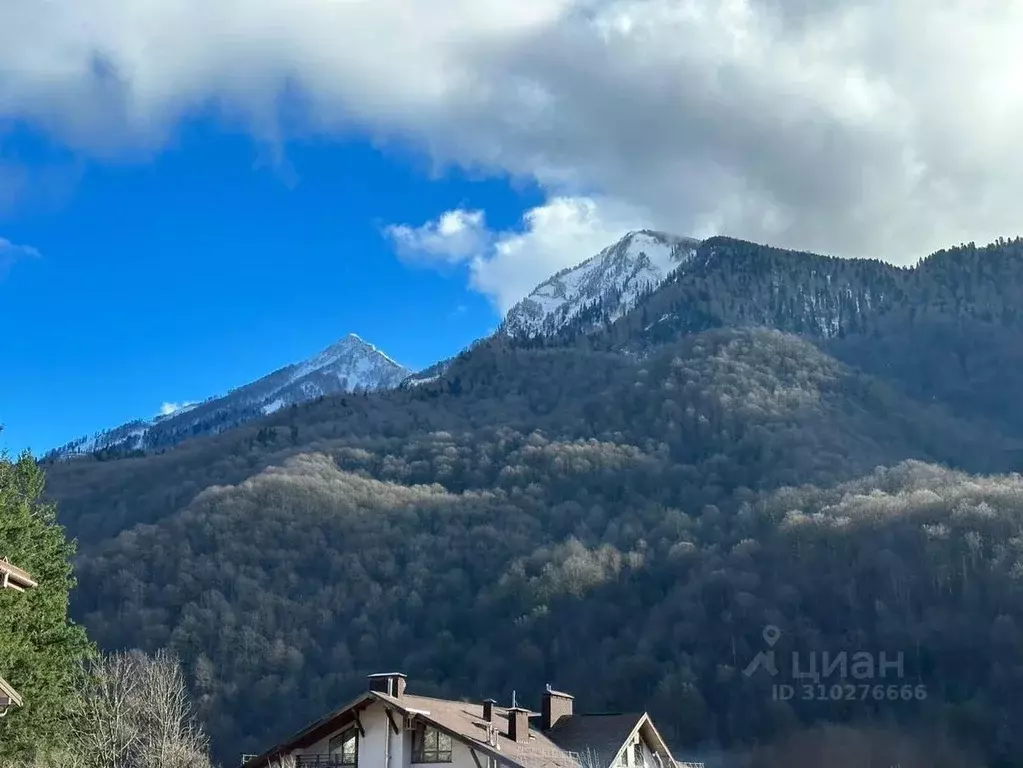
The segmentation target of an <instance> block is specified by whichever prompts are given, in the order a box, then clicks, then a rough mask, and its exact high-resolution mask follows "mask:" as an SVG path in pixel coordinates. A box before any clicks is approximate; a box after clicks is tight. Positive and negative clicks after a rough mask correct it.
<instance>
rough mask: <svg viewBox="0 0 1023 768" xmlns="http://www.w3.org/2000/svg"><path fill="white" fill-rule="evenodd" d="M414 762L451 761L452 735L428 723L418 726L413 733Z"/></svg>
mask: <svg viewBox="0 0 1023 768" xmlns="http://www.w3.org/2000/svg"><path fill="white" fill-rule="evenodd" d="M412 762H413V763H450V762H451V737H450V736H449V735H448V734H446V733H441V732H440V731H438V730H437V729H436V728H430V727H429V726H426V725H419V726H417V727H416V730H415V733H414V734H413V735H412Z"/></svg>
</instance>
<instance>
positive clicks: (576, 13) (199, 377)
mask: <svg viewBox="0 0 1023 768" xmlns="http://www.w3.org/2000/svg"><path fill="white" fill-rule="evenodd" d="M809 5H813V4H809ZM809 5H808V4H807V3H806V2H805V0H745V1H744V2H733V3H721V2H718V0H691V1H689V2H684V3H683V2H679V0H445V3H444V4H443V12H438V7H439V6H438V4H437V3H431V2H424V0H373V1H372V2H337V0H300V1H299V0H246V2H244V3H240V2H236V1H235V0H202V1H201V2H199V1H198V0H195V1H193V0H132V2H131V3H128V4H125V3H123V2H119V0H50V2H46V3H40V2H37V0H3V2H0V73H3V74H2V76H0V320H3V321H4V326H3V328H4V330H3V333H2V334H0V423H3V424H5V425H6V430H5V433H4V434H3V435H2V436H0V445H6V446H8V448H10V449H11V450H20V449H22V448H24V447H26V446H32V447H33V448H35V449H37V450H44V449H47V448H49V447H51V446H53V445H55V444H57V443H60V442H62V441H64V440H66V439H69V438H73V437H76V436H79V435H81V434H86V433H90V432H92V431H94V430H97V429H100V428H104V427H108V426H111V425H116V424H117V423H119V422H121V421H123V420H125V419H128V418H134V417H144V416H147V415H149V414H152V413H154V412H155V411H156V410H157V409H159V408H160V406H161V404H162V403H163V402H165V401H185V400H191V399H195V398H202V397H206V396H208V395H212V394H216V393H219V392H222V391H223V390H225V389H227V388H229V387H231V386H235V385H238V384H241V383H244V382H246V381H249V380H251V379H253V378H255V377H257V376H259V375H261V374H263V373H266V372H267V371H269V370H271V369H274V368H276V367H279V366H281V365H283V364H285V363H288V362H291V361H294V360H296V359H301V358H304V357H306V356H308V355H310V354H312V353H314V352H316V351H317V350H318V349H320V348H321V347H323V346H326V345H327V344H329V343H330V342H331V341H333V340H334V339H336V338H338V337H340V336H342V335H344V334H346V333H348V332H353V331H354V332H356V333H359V334H360V335H362V336H364V337H365V338H367V339H369V340H371V341H373V342H374V343H376V344H377V345H379V346H380V347H381V348H382V349H384V350H386V351H387V352H388V353H389V354H391V355H392V356H393V357H395V358H397V359H398V360H400V361H401V362H403V363H405V364H407V365H409V366H412V367H417V366H422V365H425V364H428V363H430V362H432V361H433V360H435V359H437V358H441V357H444V356H446V355H448V354H450V353H452V352H454V351H457V350H458V349H459V348H461V347H462V346H463V345H464V344H466V343H467V342H469V341H470V340H472V339H473V338H476V337H478V336H480V335H481V334H484V333H486V332H487V331H488V330H489V329H490V328H492V327H493V326H494V325H495V324H496V323H497V321H498V320H499V318H500V316H501V314H502V313H503V312H504V311H506V310H507V308H508V307H509V306H510V305H511V304H512V303H513V302H514V301H515V300H517V299H518V298H521V297H522V296H523V295H525V294H526V293H528V291H529V290H530V289H531V288H532V287H533V286H535V285H536V284H537V283H538V282H540V281H541V280H543V279H544V278H545V277H547V276H548V275H550V274H551V273H553V272H555V271H557V270H558V269H560V268H563V267H565V266H570V265H572V264H575V263H578V262H579V261H581V260H583V259H584V258H586V257H588V256H590V255H592V254H593V253H595V252H596V251H597V250H599V249H600V248H601V247H603V246H605V245H607V244H608V243H610V242H612V241H613V240H614V239H615V238H616V237H619V236H620V235H622V234H624V232H625V231H627V230H628V229H639V228H646V227H650V228H655V229H661V230H665V231H669V232H673V233H675V234H679V235H690V236H695V237H704V236H707V235H709V234H715V233H718V234H727V235H732V236H735V237H741V238H745V239H749V240H754V241H758V242H766V243H770V244H773V245H778V246H783V247H794V248H799V249H804V250H810V251H818V252H822V253H830V254H834V255H838V256H854V257H855V256H867V257H875V258H881V259H885V260H887V261H891V262H894V263H903V264H906V263H915V262H916V261H917V260H918V259H919V258H920V257H922V256H925V255H927V254H928V253H930V252H932V251H934V250H937V249H939V248H942V247H946V246H948V245H954V244H956V243H960V242H968V241H971V240H973V241H976V242H990V241H992V240H994V239H996V238H997V237H999V236H1006V237H1011V236H1014V235H1017V234H1019V233H1020V223H1019V211H1018V203H1017V201H1018V200H1019V199H1020V198H1021V197H1023V154H1021V153H1020V152H1019V151H1018V136H1017V134H1018V131H1017V130H1016V126H1018V125H1020V124H1021V123H1023V90H1021V89H1020V88H1018V81H1019V75H1020V72H1019V62H1018V61H1017V59H1018V55H1017V53H1016V50H1017V47H1018V46H1017V45H1016V43H1017V41H1018V40H1019V38H1020V36H1021V35H1023V6H1020V5H1019V4H1012V3H1001V4H999V3H995V4H990V5H991V7H985V9H984V11H983V12H982V13H981V12H977V10H976V5H977V4H976V3H968V2H955V3H943V4H935V3H933V2H932V1H931V0H901V2H899V3H890V2H884V1H883V0H836V1H835V2H829V3H824V4H817V5H815V6H814V8H813V9H812V10H808V9H809ZM817 6H819V7H817ZM950 39H955V40H958V41H960V42H961V43H962V44H961V45H957V46H949V45H948V40H950ZM822 41H823V42H822ZM950 104H954V105H955V109H950V108H949V106H948V105H950ZM379 146H383V147H386V148H387V149H386V150H385V151H382V152H381V151H377V150H376V149H374V147H379Z"/></svg>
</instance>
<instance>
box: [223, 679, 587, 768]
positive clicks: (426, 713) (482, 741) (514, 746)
mask: <svg viewBox="0 0 1023 768" xmlns="http://www.w3.org/2000/svg"><path fill="white" fill-rule="evenodd" d="M375 702H379V703H382V704H383V705H384V706H385V707H387V708H389V709H393V710H394V711H396V712H397V713H398V714H400V715H408V716H409V717H412V718H414V719H416V720H418V721H421V722H424V723H426V724H428V725H431V726H433V727H435V728H437V730H439V731H442V732H444V733H447V734H448V735H449V736H451V737H452V738H454V739H457V740H458V741H460V742H462V743H463V744H467V745H468V746H469V747H471V748H472V749H473V750H475V751H476V752H477V753H478V754H479V755H480V756H481V757H482V756H489V757H493V758H495V759H496V760H497V761H498V762H499V763H502V764H504V765H507V766H511V767H512V768H581V766H580V764H579V762H578V761H577V760H576V759H575V758H573V757H572V756H571V755H569V754H568V753H567V752H566V751H565V750H564V749H562V748H561V747H559V746H558V745H557V744H555V743H554V742H553V741H551V740H550V739H548V738H547V737H546V736H544V734H542V733H541V732H540V731H537V730H534V729H532V728H531V729H530V730H529V741H528V742H516V741H512V740H511V739H509V738H508V711H509V708H507V707H498V706H495V707H494V708H493V722H492V723H491V725H492V726H493V727H494V731H495V732H494V738H493V739H492V742H491V743H492V744H493V745H494V746H491V744H488V729H487V725H488V723H487V722H486V721H485V720H484V719H483V705H482V703H480V704H476V703H471V702H464V701H451V700H449V699H435V698H432V697H429V696H415V695H413V694H408V693H406V694H403V695H402V696H401V698H400V699H399V698H395V697H394V696H389V695H387V694H385V693H380V692H378V691H368V692H367V693H364V694H363V695H362V696H360V697H359V698H357V699H355V700H354V701H352V702H351V703H349V704H347V705H345V706H344V707H341V708H340V709H337V710H335V711H334V712H332V713H330V714H329V715H327V716H326V717H324V718H321V719H320V720H317V721H316V722H315V723H313V724H312V725H310V726H309V727H307V728H305V729H304V730H303V731H301V732H299V733H298V734H296V735H295V736H293V737H292V738H291V739H289V740H288V741H286V742H284V743H282V744H278V745H277V746H275V747H273V748H271V749H269V750H267V751H266V752H264V753H263V754H262V755H258V756H257V757H254V758H252V759H251V760H248V761H247V762H245V763H244V765H243V768H262V767H263V766H266V765H268V764H269V763H270V761H271V760H273V759H275V757H276V756H278V755H282V754H284V753H287V752H290V751H292V750H294V749H299V748H301V747H306V746H309V745H310V744H313V743H315V742H316V741H319V740H320V739H322V738H324V737H325V736H327V735H329V734H331V733H334V732H336V731H337V730H339V729H341V728H343V727H344V726H345V725H347V724H348V723H357V719H356V714H355V713H356V712H357V711H358V710H359V709H361V708H364V707H366V706H368V705H370V704H373V703H375Z"/></svg>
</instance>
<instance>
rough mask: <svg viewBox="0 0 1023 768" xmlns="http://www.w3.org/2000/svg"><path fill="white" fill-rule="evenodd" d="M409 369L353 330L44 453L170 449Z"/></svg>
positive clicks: (369, 387)
mask: <svg viewBox="0 0 1023 768" xmlns="http://www.w3.org/2000/svg"><path fill="white" fill-rule="evenodd" d="M409 374H410V371H409V370H408V369H407V368H405V367H404V366H402V365H400V364H398V363H396V362H395V361H394V360H392V359H391V358H389V357H388V356H387V355H385V354H384V353H383V352H381V351H380V350H379V349H377V348H376V347H374V346H373V345H372V344H370V343H369V342H366V341H364V340H363V339H361V338H360V337H359V336H357V335H356V334H354V333H352V334H349V335H348V336H346V337H345V338H343V339H341V340H340V341H338V342H337V343H335V344H332V345H331V346H330V347H327V348H326V349H325V350H323V351H322V352H320V353H319V354H318V355H316V356H315V357H312V358H310V359H309V360H305V361H303V362H300V363H295V364H293V365H289V366H287V367H285V368H281V369H280V370H278V371H274V372H273V373H271V374H269V375H267V376H264V377H263V378H261V379H258V380H257V381H254V382H252V383H250V384H246V385H244V386H242V387H239V388H237V389H234V390H231V391H230V392H228V393H227V394H226V395H222V396H220V397H213V398H210V399H208V400H206V401H204V402H202V403H194V404H189V405H187V406H184V407H182V408H179V409H178V410H176V411H174V412H173V413H170V414H165V415H161V416H157V417H156V418H154V419H150V420H137V421H132V422H129V423H127V424H123V425H121V426H119V427H115V428H114V429H110V430H106V431H103V432H99V433H97V434H96V435H94V436H92V437H88V438H86V437H83V438H79V439H78V440H74V441H72V442H70V443H68V444H66V445H64V446H62V447H60V448H57V449H56V450H54V451H52V452H50V453H49V454H48V455H47V456H46V458H47V459H67V458H71V457H73V456H76V455H82V454H92V453H97V452H103V453H106V454H110V453H113V454H128V453H131V452H135V451H148V450H153V449H158V448H167V447H169V446H171V445H175V444H177V443H179V442H181V441H182V440H186V439H188V438H192V437H198V436H202V435H209V434H217V433H220V432H223V431H225V430H228V429H231V428H233V427H236V426H238V425H239V424H244V423H246V422H248V421H252V420H254V419H259V418H262V417H265V416H267V415H269V414H271V413H274V412H276V411H278V410H280V409H281V408H287V407H289V406H292V405H298V404H300V403H305V402H308V401H309V400H314V399H316V398H318V397H323V396H325V395H333V394H337V393H342V392H372V391H375V390H379V389H389V388H392V387H397V386H398V385H399V384H400V383H401V382H402V380H404V379H405V378H406V377H407V376H408V375H409Z"/></svg>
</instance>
